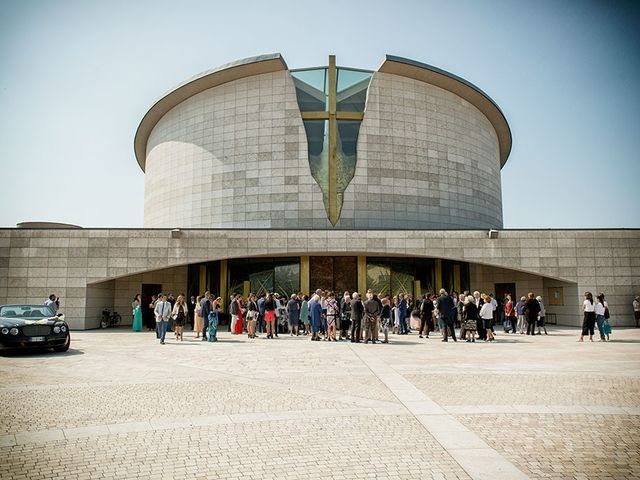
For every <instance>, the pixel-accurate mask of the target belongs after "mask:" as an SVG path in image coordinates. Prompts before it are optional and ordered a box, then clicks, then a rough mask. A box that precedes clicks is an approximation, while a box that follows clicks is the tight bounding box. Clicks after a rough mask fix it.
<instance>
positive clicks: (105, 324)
mask: <svg viewBox="0 0 640 480" xmlns="http://www.w3.org/2000/svg"><path fill="white" fill-rule="evenodd" d="M108 326H109V322H108V321H107V320H101V321H100V328H107V327H108Z"/></svg>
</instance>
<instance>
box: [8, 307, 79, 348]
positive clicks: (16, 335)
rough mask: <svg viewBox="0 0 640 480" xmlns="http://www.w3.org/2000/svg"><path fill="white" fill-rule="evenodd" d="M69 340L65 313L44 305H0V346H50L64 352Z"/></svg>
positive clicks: (69, 342)
mask: <svg viewBox="0 0 640 480" xmlns="http://www.w3.org/2000/svg"><path fill="white" fill-rule="evenodd" d="M70 344H71V336H70V335H69V325H67V322H65V321H64V315H63V314H61V313H59V314H57V315H56V314H55V312H54V311H53V310H51V309H50V308H49V307H48V306H46V305H1V306H0V349H32V348H53V349H54V350H55V351H56V352H66V351H67V350H69V345H70Z"/></svg>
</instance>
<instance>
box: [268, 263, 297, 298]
mask: <svg viewBox="0 0 640 480" xmlns="http://www.w3.org/2000/svg"><path fill="white" fill-rule="evenodd" d="M273 276H274V281H275V288H274V291H275V292H277V293H279V294H280V295H284V297H285V298H289V297H290V296H291V295H292V294H293V293H298V292H299V291H300V262H297V263H288V264H282V265H276V266H275V268H274V271H273Z"/></svg>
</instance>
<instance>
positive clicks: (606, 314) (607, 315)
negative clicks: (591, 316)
mask: <svg viewBox="0 0 640 480" xmlns="http://www.w3.org/2000/svg"><path fill="white" fill-rule="evenodd" d="M610 317H611V315H609V307H604V319H605V320H607V319H609V318H610Z"/></svg>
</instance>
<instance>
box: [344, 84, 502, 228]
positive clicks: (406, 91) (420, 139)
mask: <svg viewBox="0 0 640 480" xmlns="http://www.w3.org/2000/svg"><path fill="white" fill-rule="evenodd" d="M338 226H340V227H346V228H354V227H355V228H373V229H375V228H405V229H406V228H432V229H458V228H502V194H501V186H500V160H499V148H498V139H497V136H496V132H495V130H494V128H493V126H492V125H491V123H490V122H489V120H488V119H487V118H486V117H485V116H484V115H483V114H482V113H481V112H480V111H479V110H478V109H477V108H476V107H474V106H473V105H471V104H470V103H468V102H467V101H465V100H463V99H462V98H460V97H458V96H457V95H455V94H453V93H451V92H448V91H446V90H443V89H442V88H438V87H435V86H433V85H429V84H428V83H425V82H421V81H418V80H414V79H411V78H405V77H401V76H398V75H391V74H387V73H381V72H376V73H374V74H373V78H372V80H371V84H370V86H369V91H368V96H367V106H366V110H365V115H364V120H363V122H362V126H361V129H360V135H359V137H358V162H357V166H356V173H355V176H354V178H353V180H352V182H351V184H350V185H349V187H348V188H347V190H346V192H345V200H344V206H343V210H342V218H341V219H340V222H339V223H338Z"/></svg>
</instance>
